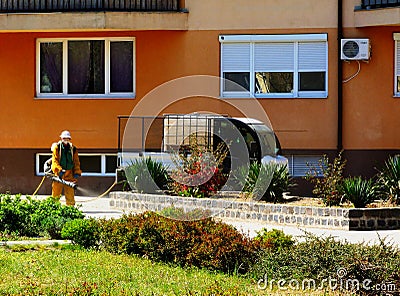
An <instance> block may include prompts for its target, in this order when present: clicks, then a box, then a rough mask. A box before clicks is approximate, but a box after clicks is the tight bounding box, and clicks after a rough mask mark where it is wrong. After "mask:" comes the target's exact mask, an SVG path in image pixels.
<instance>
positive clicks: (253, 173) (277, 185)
mask: <svg viewBox="0 0 400 296" xmlns="http://www.w3.org/2000/svg"><path fill="white" fill-rule="evenodd" d="M234 175H235V178H236V180H237V182H238V183H239V184H240V186H241V187H242V188H243V189H242V191H243V192H248V193H252V195H253V197H254V198H256V199H260V200H265V201H268V202H274V203H276V202H284V199H283V193H285V192H287V191H288V190H289V188H290V187H292V186H294V183H293V179H292V177H291V176H290V174H289V171H288V169H287V166H286V165H281V164H276V163H268V164H259V163H257V162H253V163H251V164H250V167H248V169H247V167H240V168H239V169H238V170H237V172H235V173H234ZM268 181H270V183H269V186H268V188H265V187H266V186H265V184H266V183H267V182H268Z"/></svg>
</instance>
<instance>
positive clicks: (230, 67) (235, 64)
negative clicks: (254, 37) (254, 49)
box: [221, 43, 251, 72]
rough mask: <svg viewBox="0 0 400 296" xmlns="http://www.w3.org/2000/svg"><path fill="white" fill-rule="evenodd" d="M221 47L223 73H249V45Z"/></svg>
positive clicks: (224, 45)
mask: <svg viewBox="0 0 400 296" xmlns="http://www.w3.org/2000/svg"><path fill="white" fill-rule="evenodd" d="M221 46H222V71H223V72H250V59H251V57H250V43H227V44H221Z"/></svg>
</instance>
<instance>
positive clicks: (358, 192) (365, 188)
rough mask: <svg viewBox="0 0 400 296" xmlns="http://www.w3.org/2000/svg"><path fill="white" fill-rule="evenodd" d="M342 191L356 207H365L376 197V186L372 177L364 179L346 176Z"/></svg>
mask: <svg viewBox="0 0 400 296" xmlns="http://www.w3.org/2000/svg"><path fill="white" fill-rule="evenodd" d="M342 192H343V194H344V198H345V199H347V200H349V201H350V202H352V203H353V204H354V207H356V208H365V206H366V205H367V204H369V203H371V202H373V201H374V200H375V198H376V194H377V191H376V186H375V184H374V183H373V181H372V180H371V179H369V180H364V179H362V178H361V177H352V178H345V179H344V180H343V185H342Z"/></svg>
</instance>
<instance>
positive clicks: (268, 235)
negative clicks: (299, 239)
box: [254, 228, 295, 250]
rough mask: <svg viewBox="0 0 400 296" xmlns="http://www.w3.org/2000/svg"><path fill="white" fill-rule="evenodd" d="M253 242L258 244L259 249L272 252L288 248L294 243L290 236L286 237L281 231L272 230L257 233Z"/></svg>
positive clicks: (264, 229)
mask: <svg viewBox="0 0 400 296" xmlns="http://www.w3.org/2000/svg"><path fill="white" fill-rule="evenodd" d="M254 240H255V241H256V242H259V243H260V247H261V248H263V249H272V250H275V249H283V248H290V247H291V246H293V244H294V243H295V241H294V240H293V238H292V236H291V235H286V234H285V233H284V232H283V231H282V230H278V229H272V230H270V231H268V230H267V229H266V228H263V229H262V230H261V231H258V232H257V236H256V237H255V238H254Z"/></svg>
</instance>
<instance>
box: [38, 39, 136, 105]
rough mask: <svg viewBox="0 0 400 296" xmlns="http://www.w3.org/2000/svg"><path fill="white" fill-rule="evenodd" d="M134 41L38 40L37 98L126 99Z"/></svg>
mask: <svg viewBox="0 0 400 296" xmlns="http://www.w3.org/2000/svg"><path fill="white" fill-rule="evenodd" d="M134 50H135V46H134V39H133V38H109V39H88V40H86V39H38V41H37V82H36V88H37V89H36V93H37V97H51V98H54V97H79V98H82V97H83V98H84V97H89V98H93V97H129V98H132V97H134V96H135V89H134V66H135V65H134Z"/></svg>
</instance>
